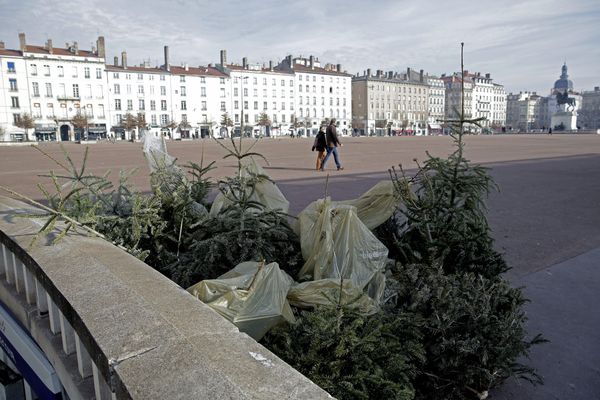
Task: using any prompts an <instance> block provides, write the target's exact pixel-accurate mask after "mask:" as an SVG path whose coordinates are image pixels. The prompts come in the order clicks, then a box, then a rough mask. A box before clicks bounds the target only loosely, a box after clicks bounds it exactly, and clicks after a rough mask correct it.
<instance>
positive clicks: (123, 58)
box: [121, 51, 127, 69]
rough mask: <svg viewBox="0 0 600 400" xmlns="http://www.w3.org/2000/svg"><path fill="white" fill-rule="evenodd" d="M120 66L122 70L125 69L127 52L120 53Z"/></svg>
mask: <svg viewBox="0 0 600 400" xmlns="http://www.w3.org/2000/svg"><path fill="white" fill-rule="evenodd" d="M121 66H122V67H123V69H127V52H126V51H123V52H121Z"/></svg>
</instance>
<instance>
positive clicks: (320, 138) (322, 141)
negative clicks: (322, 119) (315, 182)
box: [312, 126, 327, 171]
mask: <svg viewBox="0 0 600 400" xmlns="http://www.w3.org/2000/svg"><path fill="white" fill-rule="evenodd" d="M326 148H327V139H326V138H325V127H324V126H322V127H321V129H319V133H317V136H316V137H315V142H314V143H313V147H312V151H315V149H316V150H317V151H318V153H317V171H321V164H322V163H323V158H325V149H326Z"/></svg>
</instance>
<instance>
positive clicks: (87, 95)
mask: <svg viewBox="0 0 600 400" xmlns="http://www.w3.org/2000/svg"><path fill="white" fill-rule="evenodd" d="M85 98H86V99H91V98H92V85H85Z"/></svg>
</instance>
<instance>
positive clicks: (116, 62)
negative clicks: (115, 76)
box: [114, 56, 119, 67]
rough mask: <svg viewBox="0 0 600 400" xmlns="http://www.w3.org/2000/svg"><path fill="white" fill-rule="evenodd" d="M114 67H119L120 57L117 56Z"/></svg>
mask: <svg viewBox="0 0 600 400" xmlns="http://www.w3.org/2000/svg"><path fill="white" fill-rule="evenodd" d="M114 65H115V67H118V66H119V57H117V56H115V60H114Z"/></svg>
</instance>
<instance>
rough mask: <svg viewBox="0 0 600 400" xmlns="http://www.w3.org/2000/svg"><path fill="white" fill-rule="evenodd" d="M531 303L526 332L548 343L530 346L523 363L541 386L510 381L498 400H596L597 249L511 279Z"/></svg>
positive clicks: (599, 342)
mask: <svg viewBox="0 0 600 400" xmlns="http://www.w3.org/2000/svg"><path fill="white" fill-rule="evenodd" d="M513 284H514V285H515V286H525V287H526V288H525V295H526V297H527V298H529V299H530V300H531V303H529V304H528V305H527V307H526V310H527V314H528V315H529V316H530V318H531V319H530V321H529V323H528V327H527V328H528V332H529V333H530V334H532V335H533V334H535V333H537V332H542V333H543V334H544V337H545V338H546V339H548V340H550V343H546V344H542V345H539V346H535V347H534V348H533V350H532V352H531V359H530V360H528V362H527V364H529V365H531V366H533V367H535V368H536V369H537V370H538V373H539V374H540V375H541V376H542V377H543V378H544V381H545V383H544V385H541V386H537V387H534V386H532V385H530V384H529V383H528V382H525V381H522V382H519V381H518V380H516V379H511V380H509V381H508V382H507V383H506V384H505V385H504V386H503V387H502V388H500V389H499V390H498V391H496V392H494V393H493V394H492V396H490V398H491V399H494V400H496V399H498V400H510V399H515V400H521V399H523V400H553V399H560V400H598V399H600V311H599V310H598V305H599V304H600V248H597V249H594V250H592V251H589V252H587V253H584V254H581V255H579V256H577V257H574V258H572V259H570V260H567V261H564V262H562V263H559V264H556V265H553V266H551V267H549V268H546V269H543V270H541V271H538V272H535V273H532V274H530V275H527V276H525V277H523V278H518V279H515V280H514V281H513Z"/></svg>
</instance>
